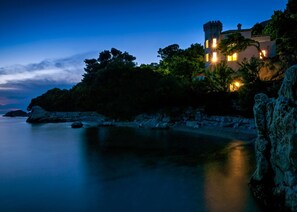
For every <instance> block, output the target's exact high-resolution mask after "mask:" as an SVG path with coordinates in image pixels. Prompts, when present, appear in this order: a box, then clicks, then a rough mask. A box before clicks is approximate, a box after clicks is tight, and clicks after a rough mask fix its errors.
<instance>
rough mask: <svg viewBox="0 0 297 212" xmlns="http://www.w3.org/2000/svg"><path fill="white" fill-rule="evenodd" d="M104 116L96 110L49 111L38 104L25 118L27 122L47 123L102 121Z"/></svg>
mask: <svg viewBox="0 0 297 212" xmlns="http://www.w3.org/2000/svg"><path fill="white" fill-rule="evenodd" d="M105 119H106V117H104V116H102V115H100V114H98V113H96V112H49V111H46V110H44V109H42V108H41V107H39V106H34V107H32V110H31V113H30V114H29V117H28V119H27V122H29V123H49V122H54V123H55V122H76V121H87V122H103V121H105Z"/></svg>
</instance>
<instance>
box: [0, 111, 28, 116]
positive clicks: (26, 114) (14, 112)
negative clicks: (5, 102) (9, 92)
mask: <svg viewBox="0 0 297 212" xmlns="http://www.w3.org/2000/svg"><path fill="white" fill-rule="evenodd" d="M3 116H4V117H28V113H26V112H25V111H22V110H13V111H9V112H7V113H5V114H4V115H3Z"/></svg>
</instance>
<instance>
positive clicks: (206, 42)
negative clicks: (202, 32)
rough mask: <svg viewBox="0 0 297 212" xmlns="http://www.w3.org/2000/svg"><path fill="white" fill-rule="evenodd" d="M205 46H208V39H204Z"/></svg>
mask: <svg viewBox="0 0 297 212" xmlns="http://www.w3.org/2000/svg"><path fill="white" fill-rule="evenodd" d="M205 48H206V49H207V48H208V40H206V41H205Z"/></svg>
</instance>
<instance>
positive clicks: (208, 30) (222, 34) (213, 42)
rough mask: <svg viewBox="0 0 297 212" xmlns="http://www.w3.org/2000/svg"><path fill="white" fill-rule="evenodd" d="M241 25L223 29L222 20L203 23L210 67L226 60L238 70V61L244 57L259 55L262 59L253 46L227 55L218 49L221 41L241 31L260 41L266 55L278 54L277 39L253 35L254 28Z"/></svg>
mask: <svg viewBox="0 0 297 212" xmlns="http://www.w3.org/2000/svg"><path fill="white" fill-rule="evenodd" d="M241 27H242V25H241V24H238V25H237V29H234V30H227V31H222V30H223V24H222V23H221V22H220V21H209V22H207V23H206V24H204V25H203V29H204V34H205V42H204V47H205V64H206V67H210V66H211V65H214V64H216V63H219V62H220V61H223V60H225V61H227V65H228V66H229V67H231V68H233V69H234V70H237V69H238V68H239V64H238V63H240V62H241V61H243V59H244V58H246V59H250V58H251V57H258V58H260V59H261V55H260V54H259V52H258V50H257V49H256V48H255V47H253V46H250V47H248V48H247V49H246V50H245V51H242V52H236V53H234V54H233V55H228V56H225V55H223V54H221V53H220V51H219V50H218V44H219V42H220V41H221V40H222V39H225V38H227V36H228V35H230V34H232V33H235V32H239V33H240V34H241V35H242V36H243V37H245V38H250V39H253V40H255V41H258V42H259V44H260V48H261V50H262V53H263V55H264V56H265V57H274V56H275V55H276V45H275V41H271V39H270V36H264V35H252V29H242V28H241Z"/></svg>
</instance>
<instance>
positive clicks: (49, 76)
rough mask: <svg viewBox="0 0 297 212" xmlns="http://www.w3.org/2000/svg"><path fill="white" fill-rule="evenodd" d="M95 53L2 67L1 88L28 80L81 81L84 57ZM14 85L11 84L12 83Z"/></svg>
mask: <svg viewBox="0 0 297 212" xmlns="http://www.w3.org/2000/svg"><path fill="white" fill-rule="evenodd" d="M90 55H95V54H94V53H85V54H80V55H74V56H71V57H68V58H62V59H51V60H49V59H48V60H43V61H41V62H39V63H33V64H28V65H13V66H8V67H1V68H0V90H5V89H7V90H13V89H17V85H21V84H26V83H27V82H28V81H42V82H47V83H49V82H52V83H57V82H58V83H63V84H75V83H77V82H79V81H80V80H81V78H82V74H83V73H84V62H83V61H84V59H86V58H90ZM12 84H13V85H14V86H11V85H12Z"/></svg>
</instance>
